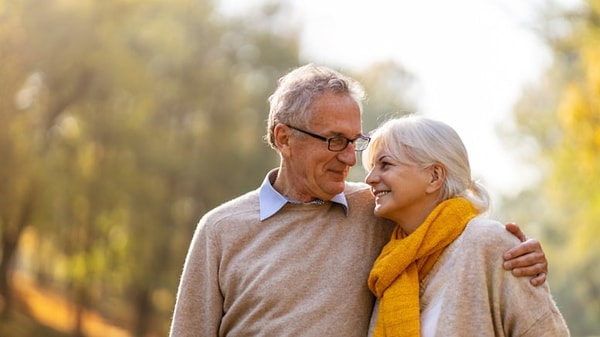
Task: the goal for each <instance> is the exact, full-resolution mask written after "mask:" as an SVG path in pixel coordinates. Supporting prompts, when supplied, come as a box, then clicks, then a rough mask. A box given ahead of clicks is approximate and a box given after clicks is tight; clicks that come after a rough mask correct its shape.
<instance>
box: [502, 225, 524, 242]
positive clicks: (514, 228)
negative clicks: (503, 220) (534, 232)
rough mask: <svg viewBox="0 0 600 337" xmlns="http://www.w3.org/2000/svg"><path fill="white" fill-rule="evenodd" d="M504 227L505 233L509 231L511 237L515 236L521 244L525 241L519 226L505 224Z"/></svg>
mask: <svg viewBox="0 0 600 337" xmlns="http://www.w3.org/2000/svg"><path fill="white" fill-rule="evenodd" d="M505 227H506V230H507V231H509V232H510V233H511V234H512V235H514V236H516V237H517V238H518V239H519V240H520V241H521V242H525V241H527V236H525V234H524V233H523V231H522V230H521V228H520V227H519V225H517V224H516V223H514V222H511V223H507V224H506V226H505Z"/></svg>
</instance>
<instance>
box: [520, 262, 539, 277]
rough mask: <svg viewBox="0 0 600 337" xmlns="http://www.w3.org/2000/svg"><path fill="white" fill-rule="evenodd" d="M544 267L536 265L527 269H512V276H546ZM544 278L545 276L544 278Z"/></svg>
mask: <svg viewBox="0 0 600 337" xmlns="http://www.w3.org/2000/svg"><path fill="white" fill-rule="evenodd" d="M545 270H546V267H545V265H544V264H543V263H536V264H534V265H530V266H527V267H518V268H513V269H512V274H513V275H514V276H517V277H521V276H525V277H538V276H539V275H541V274H546V271H545ZM544 277H545V276H544Z"/></svg>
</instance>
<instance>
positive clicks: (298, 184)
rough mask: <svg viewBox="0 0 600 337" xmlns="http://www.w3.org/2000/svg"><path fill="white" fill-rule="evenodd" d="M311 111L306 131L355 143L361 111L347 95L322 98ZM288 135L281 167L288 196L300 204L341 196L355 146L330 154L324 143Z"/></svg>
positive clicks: (314, 139) (326, 95) (329, 94)
mask: <svg viewBox="0 0 600 337" xmlns="http://www.w3.org/2000/svg"><path fill="white" fill-rule="evenodd" d="M312 111H313V113H312V119H311V121H310V122H309V124H308V127H305V128H306V129H307V130H305V131H308V132H311V133H313V134H317V135H320V136H323V137H326V138H330V137H335V136H343V137H346V138H349V139H354V138H355V137H357V136H359V135H360V134H361V118H360V117H361V116H360V109H359V107H358V105H357V104H356V102H355V101H354V100H353V99H352V97H350V96H349V95H336V94H333V93H327V94H324V95H323V96H321V97H320V98H318V99H317V100H316V101H315V102H314V103H313V105H312ZM294 126H296V127H302V126H297V125H294ZM289 131H290V141H289V151H288V152H287V154H286V155H284V163H283V165H284V167H285V169H286V170H287V172H288V173H287V177H288V180H289V181H287V185H288V187H291V190H290V191H289V192H290V193H289V194H288V196H290V197H292V198H297V199H298V200H301V201H308V200H312V199H315V198H318V199H322V200H329V199H331V198H333V197H334V196H335V195H336V194H338V193H341V192H343V191H344V187H345V181H346V177H347V176H348V172H349V171H350V168H351V167H352V166H354V165H355V164H356V152H355V147H354V144H353V143H350V144H348V146H347V147H346V148H345V149H344V150H342V151H340V152H333V151H330V150H328V148H327V142H326V141H323V140H320V139H316V138H314V137H311V136H308V135H304V134H302V133H301V132H299V131H296V130H293V129H290V130H289ZM290 194H291V195H290Z"/></svg>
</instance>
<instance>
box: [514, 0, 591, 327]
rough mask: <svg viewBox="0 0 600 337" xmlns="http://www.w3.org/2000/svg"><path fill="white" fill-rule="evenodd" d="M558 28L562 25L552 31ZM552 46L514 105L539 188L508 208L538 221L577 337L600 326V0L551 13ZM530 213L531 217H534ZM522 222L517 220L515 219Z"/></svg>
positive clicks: (547, 34)
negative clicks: (541, 73) (541, 70)
mask: <svg viewBox="0 0 600 337" xmlns="http://www.w3.org/2000/svg"><path fill="white" fill-rule="evenodd" d="M556 27H560V29H556ZM541 31H542V35H543V36H544V38H545V39H546V41H548V44H549V46H550V47H551V48H552V51H553V56H554V59H553V64H552V66H551V68H550V69H549V70H548V72H547V73H546V75H545V77H544V79H543V80H542V81H541V82H540V83H539V84H538V85H537V86H536V87H531V88H529V89H528V90H526V92H525V93H524V95H523V96H522V98H521V100H520V101H519V103H518V104H517V106H516V108H515V115H514V116H515V120H516V130H514V132H516V133H517V136H513V137H508V138H507V139H519V144H515V145H518V146H519V147H520V148H521V149H524V148H525V149H528V151H527V153H526V155H527V156H528V157H529V159H530V160H531V162H532V163H533V164H535V165H537V166H538V167H539V168H540V171H541V173H542V178H541V180H540V184H539V186H536V187H535V188H534V189H533V190H531V191H525V192H523V193H521V195H519V196H518V197H517V198H516V199H514V200H512V201H510V202H509V203H508V204H507V206H506V207H505V208H506V209H507V211H510V212H513V214H520V216H521V218H520V219H522V220H519V221H521V222H522V223H532V224H535V225H536V226H537V230H538V232H539V233H540V236H539V237H540V238H541V239H542V241H543V242H544V243H545V246H546V247H547V248H546V250H547V253H548V256H549V260H550V265H551V272H550V280H551V286H552V289H553V292H554V295H555V298H556V299H557V301H558V303H559V304H560V307H561V311H562V313H563V315H564V316H565V318H566V320H567V323H569V327H570V329H571V333H572V334H573V335H575V336H583V335H590V334H594V333H596V334H597V333H598V331H600V321H598V317H600V286H599V285H600V269H599V268H596V267H593V266H594V265H596V263H597V261H596V260H597V257H598V256H600V245H598V240H599V239H598V238H599V237H600V227H598V225H597V224H598V223H599V222H600V178H598V174H599V173H600V43H599V42H600V2H598V1H594V0H589V1H584V5H583V6H581V7H580V8H577V9H574V10H568V11H566V10H564V11H562V14H560V15H556V14H555V13H554V12H550V14H549V15H548V16H546V19H545V21H544V25H543V28H542V29H541ZM534 217H535V218H534ZM514 218H516V219H519V217H518V216H517V217H514Z"/></svg>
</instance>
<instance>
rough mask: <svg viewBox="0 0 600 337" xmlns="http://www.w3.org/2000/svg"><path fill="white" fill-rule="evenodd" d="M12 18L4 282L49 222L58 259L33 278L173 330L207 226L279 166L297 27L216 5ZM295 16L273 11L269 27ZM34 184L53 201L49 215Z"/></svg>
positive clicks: (107, 310) (21, 13)
mask: <svg viewBox="0 0 600 337" xmlns="http://www.w3.org/2000/svg"><path fill="white" fill-rule="evenodd" d="M0 10H1V12H0V15H1V18H2V21H0V25H1V26H0V34H2V35H0V36H1V37H2V48H3V49H2V53H1V54H0V57H1V58H2V61H3V62H2V65H1V66H2V71H3V79H2V96H1V97H0V98H1V102H0V104H1V106H2V109H1V113H0V118H2V121H3V122H4V121H6V123H2V124H1V126H0V127H1V128H2V129H3V130H2V131H3V132H0V134H1V135H2V136H1V137H2V138H1V139H0V149H1V150H2V153H3V156H2V158H3V162H4V160H5V159H6V160H7V161H8V162H9V163H10V165H4V163H3V165H2V177H6V178H8V177H11V179H5V178H3V179H2V182H1V183H2V185H0V188H1V190H0V195H1V196H2V198H3V199H2V201H6V202H3V203H2V204H3V207H2V212H5V213H2V214H1V216H2V217H1V218H0V224H1V225H2V239H3V250H4V252H3V254H2V258H3V260H2V265H1V266H2V269H0V271H2V272H3V273H4V274H3V275H4V276H3V278H2V279H3V280H8V276H7V275H8V272H9V268H10V266H11V265H10V260H11V259H12V256H13V253H12V252H14V248H15V247H16V244H17V242H18V238H19V233H21V232H22V231H23V229H24V227H25V226H26V225H29V224H34V225H36V227H37V228H38V231H37V232H38V233H39V234H40V235H41V236H42V240H43V241H44V242H46V243H48V242H49V243H51V244H52V247H54V248H53V249H45V250H43V252H44V254H46V255H45V256H43V257H42V256H37V258H39V259H40V260H42V259H43V260H46V261H52V263H48V262H46V263H33V264H31V265H32V266H33V267H35V268H36V270H30V271H29V272H35V273H37V274H38V275H40V276H42V277H43V279H44V280H46V282H47V284H46V286H54V287H55V288H57V289H60V290H62V291H64V292H65V293H66V294H69V296H70V297H71V298H72V299H73V300H74V301H75V302H76V303H77V304H78V305H79V309H84V308H94V309H97V310H99V311H100V312H103V313H104V314H105V315H107V316H108V318H109V319H111V320H113V321H116V322H118V323H121V324H124V325H129V326H131V327H132V330H133V331H134V334H135V335H136V336H144V335H147V333H148V331H150V330H152V331H155V332H157V331H158V333H160V334H164V333H165V330H166V328H167V327H168V318H169V317H170V314H171V310H172V305H173V302H172V301H173V298H174V294H173V292H174V291H175V290H176V288H177V281H178V276H179V273H180V271H181V266H182V263H183V258H184V255H185V252H186V250H187V245H188V244H189V239H190V238H191V233H192V231H193V229H194V227H195V223H196V221H197V219H198V218H199V217H200V216H201V215H202V214H203V213H204V212H205V211H206V210H207V209H209V208H211V207H213V206H215V205H216V204H218V203H220V202H223V201H224V200H226V199H228V198H230V197H232V196H234V195H237V194H240V193H241V192H244V191H246V190H247V189H249V188H254V187H256V186H257V184H258V183H259V182H260V181H261V180H262V176H263V175H264V172H265V171H266V170H267V169H268V168H270V167H272V166H274V165H275V164H276V161H275V156H274V155H273V154H272V152H270V151H268V150H266V148H267V147H266V145H265V144H263V143H262V142H261V137H262V134H263V133H264V125H263V121H264V119H265V118H266V111H267V106H266V98H267V97H268V93H269V92H271V91H272V89H273V88H274V85H275V82H276V81H275V78H276V76H279V75H280V74H281V73H283V72H284V71H285V70H287V69H288V68H290V67H292V66H295V65H297V64H298V59H297V55H298V50H297V39H296V38H295V36H294V32H293V30H292V29H291V27H290V31H287V32H286V34H285V36H284V35H281V34H282V32H278V33H277V34H275V33H273V32H271V31H269V30H268V28H269V27H268V26H258V27H255V26H254V25H249V24H248V22H244V21H242V20H233V21H231V22H230V21H227V20H226V18H223V17H220V16H219V15H218V14H217V13H216V12H214V10H213V8H212V4H211V3H209V2H208V1H186V0H181V1H179V0H178V1H170V2H169V3H166V2H164V1H158V0H157V1H135V0H131V1H102V2H95V1H47V2H42V3H40V2H38V1H28V0H25V1H22V2H20V3H18V4H16V3H9V4H7V5H2V6H0ZM284 11H285V7H277V6H273V5H269V6H268V7H265V8H264V10H263V11H262V12H258V13H257V14H256V15H257V16H260V20H257V22H263V25H265V23H266V22H270V21H272V20H281V19H280V18H281V17H282V16H283V15H285V14H284V13H283V12H284ZM5 42H6V43H5ZM5 70H6V71H5ZM4 74H6V76H4ZM23 83H25V84H23ZM15 99H16V103H15ZM4 131H6V132H4ZM34 141H37V143H36V142H34ZM36 145H37V147H35V146H36ZM4 154H6V155H4ZM242 163H243V165H241V164H242ZM20 177H23V178H22V179H21V178H20ZM34 178H39V179H40V180H41V181H40V183H39V184H38V185H39V189H40V190H41V191H42V192H43V194H41V193H40V195H42V196H43V197H44V200H45V202H44V203H41V204H40V205H39V207H37V208H36V209H35V211H33V210H32V207H33V201H34V200H35V199H33V198H32V195H35V196H37V195H38V194H37V193H33V192H34V191H35V190H34V189H33V187H35V186H38V185H35V184H34V182H36V181H37V180H36V179H34ZM4 198H5V199H6V200H4ZM6 205H8V206H9V207H4V206H6ZM30 214H36V215H37V218H36V219H35V220H32V219H31V218H29V217H26V216H29V215H30ZM2 285H4V286H8V283H7V282H5V283H3V284H2ZM6 293H8V291H7V290H5V294H6ZM123 300H125V302H123ZM131 309H133V310H131ZM131 312H133V313H135V315H134V316H133V317H132V316H131V315H130V313H131ZM81 313H82V311H81V310H79V315H78V319H77V322H78V323H77V325H76V326H75V327H74V330H75V334H77V335H81V334H83V330H82V326H81V317H82V316H81Z"/></svg>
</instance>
